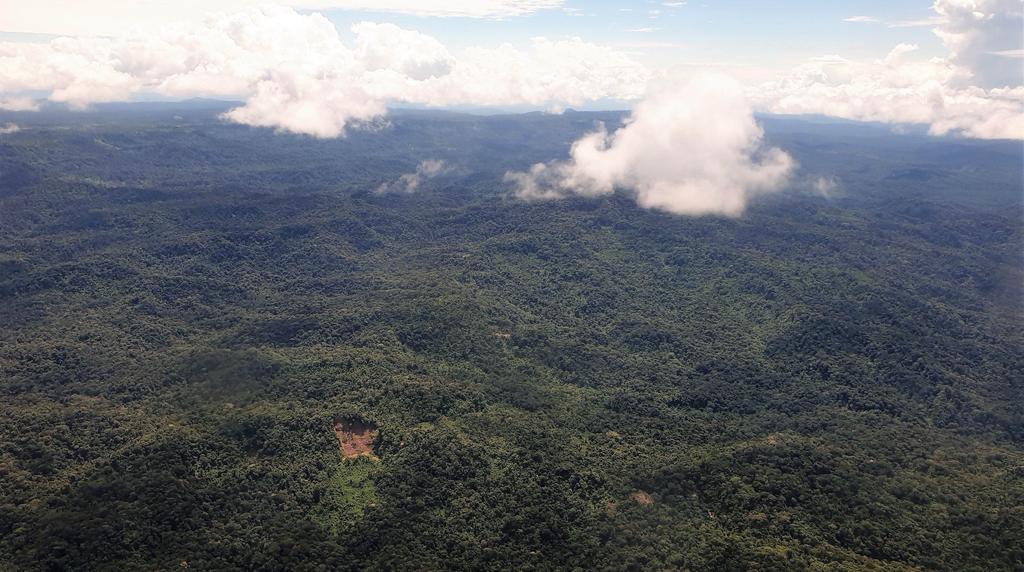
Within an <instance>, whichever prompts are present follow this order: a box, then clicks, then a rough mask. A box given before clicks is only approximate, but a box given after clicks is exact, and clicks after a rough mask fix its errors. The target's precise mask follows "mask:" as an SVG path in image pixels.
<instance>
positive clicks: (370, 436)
mask: <svg viewBox="0 0 1024 572" xmlns="http://www.w3.org/2000/svg"><path fill="white" fill-rule="evenodd" d="M334 436H335V437H337V438H338V448H339V449H340V450H341V456H342V458H344V459H355V458H356V457H369V458H371V459H373V460H377V455H375V454H374V453H373V443H374V441H376V440H377V427H376V426H375V425H373V424H372V423H368V422H366V421H363V420H358V419H356V420H353V419H341V420H335V421H334Z"/></svg>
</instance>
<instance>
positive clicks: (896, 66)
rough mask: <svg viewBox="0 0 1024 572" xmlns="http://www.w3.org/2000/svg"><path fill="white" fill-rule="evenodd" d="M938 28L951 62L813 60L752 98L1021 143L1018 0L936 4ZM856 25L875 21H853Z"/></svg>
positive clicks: (770, 107)
mask: <svg viewBox="0 0 1024 572" xmlns="http://www.w3.org/2000/svg"><path fill="white" fill-rule="evenodd" d="M933 8H934V10H935V12H936V14H937V16H936V17H935V18H933V19H929V20H927V21H926V22H927V23H929V25H933V26H936V28H935V33H936V34H937V35H938V36H939V37H940V38H942V40H943V42H944V44H945V46H946V48H947V49H948V56H947V57H945V58H931V59H915V58H914V57H913V56H914V52H915V51H916V50H917V46H915V45H908V44H900V45H898V46H896V47H895V48H893V50H892V51H891V52H890V53H889V54H888V56H886V57H885V58H883V59H880V60H876V61H851V60H847V59H845V58H841V57H838V56H827V57H821V58H814V59H812V60H809V61H807V62H805V63H804V64H802V65H800V66H798V67H796V68H795V69H793V70H792V71H791V72H790V73H789V74H788V75H786V76H784V77H782V78H780V79H777V80H775V81H771V82H768V83H765V84H763V85H759V86H756V87H754V88H752V89H751V90H750V95H751V98H752V99H753V100H754V101H755V103H756V104H757V106H758V107H759V108H760V109H764V110H767V111H770V112H774V113H818V114H824V115H831V116H836V117H844V118H848V119H856V120H867V121H879V122H886V123H918V124H926V125H928V126H929V130H930V132H931V133H933V134H935V135H945V134H949V133H955V134H960V135H964V136H967V137H976V138H983V139H1024V86H1022V83H1024V80H1022V74H1024V68H1022V64H1021V60H1020V59H1019V58H1016V57H1014V55H1015V54H1016V53H1018V52H1019V50H1021V43H1022V42H1024V39H1022V38H1024V32H1022V30H1024V16H1022V10H1024V3H1022V2H1021V1H1020V0H937V1H936V2H935V3H934V5H933ZM851 21H871V20H869V19H860V18H859V19H856V20H852V19H851Z"/></svg>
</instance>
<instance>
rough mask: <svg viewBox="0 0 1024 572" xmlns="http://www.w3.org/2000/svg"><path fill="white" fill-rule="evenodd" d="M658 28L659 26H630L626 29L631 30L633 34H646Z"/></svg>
mask: <svg viewBox="0 0 1024 572" xmlns="http://www.w3.org/2000/svg"><path fill="white" fill-rule="evenodd" d="M660 29H661V28H630V29H628V30H626V31H627V32H632V33H634V34H646V33H648V32H655V31H657V30H660Z"/></svg>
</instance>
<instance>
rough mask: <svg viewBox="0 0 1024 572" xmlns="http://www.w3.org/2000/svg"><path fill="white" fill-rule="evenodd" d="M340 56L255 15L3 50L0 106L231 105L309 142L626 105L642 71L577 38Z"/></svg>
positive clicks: (270, 10)
mask: <svg viewBox="0 0 1024 572" xmlns="http://www.w3.org/2000/svg"><path fill="white" fill-rule="evenodd" d="M352 34H353V39H354V41H352V42H351V43H349V44H346V42H344V41H343V40H342V37H341V36H340V35H339V33H338V31H337V29H335V27H334V25H333V24H331V22H330V21H328V20H327V19H326V18H324V17H323V16H321V15H320V14H300V13H298V12H296V11H294V10H292V9H290V8H283V7H274V6H266V7H261V8H258V9H249V10H245V11H242V12H238V13H235V14H228V15H223V14H222V15H215V16H211V17H209V18H207V19H206V20H205V21H204V22H203V23H202V24H174V25H169V26H165V27H163V28H162V29H160V30H159V31H158V32H156V33H152V34H129V35H127V36H122V37H117V38H58V39H55V40H53V41H51V42H49V43H44V44H18V43H10V42H8V43H0V93H6V94H10V95H11V96H18V95H19V94H23V93H29V92H39V91H43V92H47V93H48V94H49V95H48V96H47V97H48V99H49V100H51V101H58V102H64V103H67V104H69V105H71V106H72V107H77V108H84V107H87V106H88V105H89V104H91V103H96V102H104V101H120V100H126V99H129V98H130V97H131V96H132V95H133V94H137V93H157V94H161V95H166V96H172V97H192V96H210V97H232V98H241V99H244V100H245V103H244V105H242V106H241V107H239V108H237V109H234V110H231V111H230V112H228V113H227V114H225V118H226V119H229V120H231V121H235V122H239V123H243V124H247V125H253V126H260V127H273V128H277V129H281V130H286V131H292V132H296V133H304V134H309V135H313V136H317V137H334V136H338V135H341V134H343V133H344V132H345V129H346V128H347V126H349V125H352V124H359V123H361V122H366V121H369V120H371V119H373V118H376V117H379V116H380V115H382V114H384V113H385V111H386V108H387V105H388V104H389V103H392V102H404V103H414V104H422V105H430V106H445V105H462V104H469V105H481V106H486V105H531V106H544V107H549V108H552V109H557V108H561V107H564V106H566V105H579V104H581V103H584V102H586V101H592V100H597V99H631V98H635V97H637V96H638V95H639V94H640V93H642V91H643V86H644V84H645V83H646V81H647V78H648V72H647V70H646V68H644V67H643V66H642V65H640V64H638V63H636V62H635V61H633V60H632V59H630V57H629V56H627V55H626V54H624V53H622V52H619V51H617V50H616V49H614V48H611V47H608V46H600V45H596V44H591V43H588V42H584V41H582V40H580V39H578V38H570V39H564V40H558V41H552V40H548V39H545V38H534V39H533V40H532V41H531V42H530V44H529V46H527V47H526V48H525V49H523V48H518V47H515V46H511V45H501V46H498V47H496V48H479V47H474V48H468V49H466V50H463V51H462V52H461V53H460V54H458V55H457V56H456V55H453V54H452V53H450V52H449V50H448V49H447V48H446V47H445V46H444V45H442V44H441V43H440V42H439V41H437V40H436V39H435V38H433V37H431V36H428V35H425V34H421V33H419V32H416V31H413V30H406V29H403V28H400V27H398V26H395V25H393V24H376V23H369V22H363V23H359V24H356V25H355V26H353V27H352Z"/></svg>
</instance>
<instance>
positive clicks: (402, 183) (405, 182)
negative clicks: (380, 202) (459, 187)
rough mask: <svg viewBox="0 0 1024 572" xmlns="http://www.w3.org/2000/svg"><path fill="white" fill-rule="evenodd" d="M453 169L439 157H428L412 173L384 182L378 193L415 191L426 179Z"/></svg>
mask: <svg viewBox="0 0 1024 572" xmlns="http://www.w3.org/2000/svg"><path fill="white" fill-rule="evenodd" d="M449 171H451V167H449V166H448V164H447V163H445V162H444V161H441V160H439V159H427V160H426V161H421V162H420V164H419V165H417V166H416V170H415V171H414V172H412V173H406V174H404V175H402V176H401V177H399V178H398V180H396V181H391V182H390V183H384V184H383V185H381V186H380V187H378V188H377V194H385V193H415V192H416V191H417V190H419V188H420V184H421V183H423V181H424V180H426V179H433V178H435V177H438V176H441V175H443V174H445V173H447V172H449Z"/></svg>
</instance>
